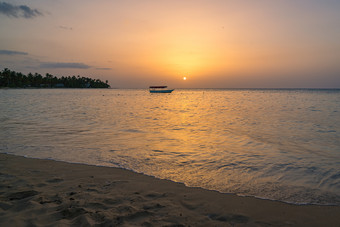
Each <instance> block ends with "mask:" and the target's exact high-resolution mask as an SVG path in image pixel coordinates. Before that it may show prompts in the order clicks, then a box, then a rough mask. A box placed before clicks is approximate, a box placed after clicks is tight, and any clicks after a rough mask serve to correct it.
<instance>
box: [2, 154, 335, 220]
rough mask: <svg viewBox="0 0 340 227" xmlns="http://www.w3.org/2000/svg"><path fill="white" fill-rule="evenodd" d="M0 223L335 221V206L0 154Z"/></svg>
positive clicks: (106, 168)
mask: <svg viewBox="0 0 340 227" xmlns="http://www.w3.org/2000/svg"><path fill="white" fill-rule="evenodd" d="M0 178H1V184H0V225H1V226H340V207H337V206H316V205H292V204H286V203H281V202H275V201H268V200H261V199H256V198H251V197H239V196H236V195H231V194H222V193H218V192H215V191H208V190H204V189H200V188H189V187H186V186H184V185H183V184H180V183H174V182H171V181H167V180H160V179H156V178H154V177H149V176H145V175H143V174H138V173H134V172H131V171H128V170H123V169H118V168H108V167H96V166H88V165H81V164H70V163H64V162H57V161H52V160H39V159H30V158H25V157H18V156H13V155H7V154H0Z"/></svg>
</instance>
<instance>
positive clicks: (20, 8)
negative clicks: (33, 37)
mask: <svg viewBox="0 0 340 227" xmlns="http://www.w3.org/2000/svg"><path fill="white" fill-rule="evenodd" d="M1 13H2V14H4V15H6V16H8V17H16V18H19V17H23V18H27V19H29V18H34V17H37V16H43V13H42V12H40V11H39V10H37V9H31V8H30V7H28V6H26V5H12V4H10V3H6V2H0V14H1Z"/></svg>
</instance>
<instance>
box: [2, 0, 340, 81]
mask: <svg viewBox="0 0 340 227" xmlns="http://www.w3.org/2000/svg"><path fill="white" fill-rule="evenodd" d="M3 68H9V69H11V70H15V71H18V72H23V73H29V72H32V73H34V72H38V73H41V74H45V73H51V74H53V75H55V76H61V75H64V76H69V75H80V76H90V77H93V78H100V79H103V80H108V81H109V83H110V85H111V86H112V87H114V88H145V87H148V86H149V85H169V86H171V87H174V88H206V87H207V88H253V87H256V88H262V87H263V88H272V87H275V88H280V87H288V88H300V87H302V88H310V87H319V88H340V1H339V0H323V1H321V0H318V1H316V0H296V1H293V0H291V1H290V0H275V1H273V0H258V1H254V0H248V1H247V0H240V1H232V0H158V1H156V0H124V1H123V0H121V1H117V0H98V1H93V0H81V1H80V0H74V1H66V0H11V1H0V70H3ZM183 77H186V78H187V79H186V80H183Z"/></svg>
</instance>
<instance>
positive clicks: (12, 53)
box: [0, 50, 28, 55]
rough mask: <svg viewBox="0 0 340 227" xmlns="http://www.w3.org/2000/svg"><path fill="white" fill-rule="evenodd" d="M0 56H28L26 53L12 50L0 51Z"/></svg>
mask: <svg viewBox="0 0 340 227" xmlns="http://www.w3.org/2000/svg"><path fill="white" fill-rule="evenodd" d="M0 55H28V53H26V52H20V51H13V50H0Z"/></svg>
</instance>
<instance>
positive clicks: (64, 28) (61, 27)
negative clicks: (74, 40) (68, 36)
mask: <svg viewBox="0 0 340 227" xmlns="http://www.w3.org/2000/svg"><path fill="white" fill-rule="evenodd" d="M59 28H60V29H63V30H70V31H72V30H73V28H72V27H67V26H62V25H61V26H59Z"/></svg>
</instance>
